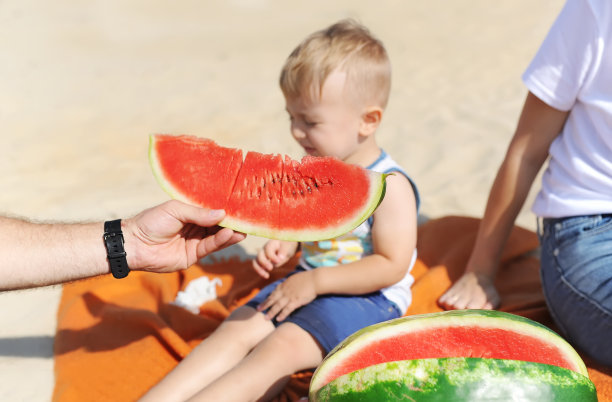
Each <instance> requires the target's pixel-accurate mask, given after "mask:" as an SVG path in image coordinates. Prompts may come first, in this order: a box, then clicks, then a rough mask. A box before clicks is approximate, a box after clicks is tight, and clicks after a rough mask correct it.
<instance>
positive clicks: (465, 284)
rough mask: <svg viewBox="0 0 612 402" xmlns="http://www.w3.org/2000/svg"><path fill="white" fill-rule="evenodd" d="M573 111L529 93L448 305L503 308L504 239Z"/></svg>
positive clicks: (442, 300) (444, 297)
mask: <svg viewBox="0 0 612 402" xmlns="http://www.w3.org/2000/svg"><path fill="white" fill-rule="evenodd" d="M567 115H568V112H563V111H560V110H556V109H554V108H552V107H550V106H548V105H547V104H546V103H544V102H542V101H541V100H540V99H538V98H537V97H536V96H535V95H533V94H531V93H529V94H528V96H527V99H526V100H525V105H524V107H523V112H522V113H521V117H520V118H519V122H518V125H517V128H516V132H515V134H514V138H513V139H512V142H511V143H510V146H509V147H508V151H507V153H506V157H505V159H504V161H503V163H502V164H501V166H500V168H499V171H498V173H497V177H496V178H495V182H494V183H493V186H492V188H491V192H490V194H489V201H488V202H487V207H486V210H485V214H484V217H483V219H482V222H481V223H480V227H479V229H478V235H477V237H476V243H475V245H474V248H473V250H472V254H471V256H470V259H469V260H468V263H467V266H466V269H465V273H464V274H463V276H462V277H461V278H460V279H459V280H458V281H457V282H456V283H455V284H454V285H453V286H452V287H451V288H450V289H449V290H448V291H447V292H446V293H445V294H443V295H442V296H441V297H440V300H439V302H440V305H442V307H444V308H446V309H464V308H489V309H491V308H497V307H498V306H499V304H500V299H499V295H498V293H497V290H496V289H495V286H494V285H493V282H494V280H495V275H496V272H497V267H498V265H499V259H500V255H501V253H502V250H503V247H504V244H505V243H506V240H507V239H508V236H509V235H510V231H511V230H512V226H513V224H514V221H515V219H516V217H517V215H518V213H519V212H520V210H521V207H522V206H523V204H524V202H525V199H526V198H527V194H528V193H529V189H530V188H531V184H532V183H533V180H534V179H535V177H536V175H537V173H538V171H539V170H540V168H541V166H542V164H543V163H544V161H545V160H546V158H547V157H548V149H549V148H550V145H551V143H552V142H553V140H554V139H555V138H556V137H557V135H559V133H560V132H561V129H562V128H563V125H564V124H565V120H566V118H567Z"/></svg>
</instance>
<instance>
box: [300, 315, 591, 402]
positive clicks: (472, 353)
mask: <svg viewBox="0 0 612 402" xmlns="http://www.w3.org/2000/svg"><path fill="white" fill-rule="evenodd" d="M529 378H532V379H534V380H535V381H531V380H529V381H528V379H529ZM504 381H507V383H508V384H513V386H514V387H519V389H520V390H519V391H517V392H526V390H529V389H532V391H529V392H531V395H540V393H541V392H553V393H554V394H560V395H570V394H572V395H573V393H576V392H577V393H579V394H581V395H582V394H584V395H583V396H585V399H584V400H593V397H592V395H595V393H594V392H595V391H594V390H595V388H594V386H593V384H592V383H591V382H590V380H589V379H588V373H587V370H586V366H585V365H584V362H583V361H582V359H581V358H580V356H579V355H578V353H577V352H576V351H575V350H574V349H573V348H572V347H571V345H569V343H567V342H566V341H565V340H564V339H563V338H562V337H560V336H559V335H557V334H556V333H555V332H553V331H551V330H550V329H549V328H547V327H545V326H543V325H541V324H539V323H537V322H535V321H532V320H529V319H527V318H524V317H520V316H516V315H513V314H509V313H504V312H500V311H490V310H456V311H446V312H442V313H432V314H424V315H416V316H409V317H402V318H398V319H395V320H391V321H387V322H383V323H380V324H376V325H372V326H370V327H366V328H364V329H362V330H360V331H357V332H356V333H354V334H353V335H351V336H349V337H348V338H347V339H345V340H344V341H343V342H342V343H340V344H339V345H338V346H337V347H336V348H334V350H332V351H331V352H330V353H329V354H328V355H327V356H326V358H325V359H324V360H323V362H322V363H321V365H320V366H319V367H318V368H317V370H316V371H315V373H314V375H313V378H312V381H311V384H310V398H311V400H313V401H325V400H330V399H331V400H344V399H342V398H343V397H344V396H346V397H348V396H350V395H352V396H351V398H352V397H356V396H357V395H359V398H361V399H359V400H372V401H375V400H382V399H376V397H375V396H376V395H378V397H379V396H380V392H389V393H390V395H391V394H393V395H396V392H399V394H397V395H408V396H410V397H411V398H414V399H415V400H487V399H475V395H477V394H478V393H479V392H481V393H482V392H485V391H486V390H487V389H488V388H489V387H492V386H493V385H494V384H499V383H503V382H504ZM530 381H531V382H530ZM532 382H533V384H532ZM393 384H395V385H393ZM547 389H548V391H546V390H547ZM468 391H469V392H468ZM461 392H468V394H469V395H470V397H469V398H468V397H466V398H465V399H461V398H458V397H457V395H458V394H460V393H461ZM342 395H344V396H342ZM444 395H446V396H447V397H448V396H449V395H455V396H454V397H453V398H450V399H449V398H445V397H444ZM483 395H485V396H487V395H488V396H489V397H490V396H491V395H490V393H489V391H486V392H485V393H484V394H483ZM332 396H333V398H332ZM425 396H427V398H430V397H431V398H434V399H425ZM341 397H342V398H341ZM438 397H439V399H435V398H438ZM421 398H423V399H421ZM589 398H590V399H589ZM389 399H390V400H394V398H391V397H389V398H387V400H389ZM346 400H350V399H346ZM503 400H513V399H512V398H504V399H503ZM521 400H523V399H521ZM525 400H546V399H538V398H537V397H535V396H534V398H531V399H525ZM566 400H578V399H566ZM580 400H583V399H580ZM595 400H596V399H595Z"/></svg>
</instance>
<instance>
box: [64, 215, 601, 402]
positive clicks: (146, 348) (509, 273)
mask: <svg viewBox="0 0 612 402" xmlns="http://www.w3.org/2000/svg"><path fill="white" fill-rule="evenodd" d="M478 224H479V220H477V219H474V218H466V217H444V218H440V219H435V220H431V221H429V222H427V223H425V224H423V225H421V226H420V227H419V233H418V235H419V240H418V250H419V259H418V261H417V264H416V265H415V267H414V269H413V274H414V277H415V284H414V286H413V304H412V306H411V307H410V309H409V310H408V312H407V314H421V313H429V312H435V311H441V309H440V307H439V306H438V305H437V304H436V300H437V299H438V297H439V296H440V295H441V294H442V293H443V292H444V291H445V290H446V289H447V288H448V287H449V286H450V284H451V283H452V281H454V280H456V279H457V278H458V277H459V276H460V274H461V272H462V270H463V267H464V266H465V263H466V261H467V259H468V256H469V253H470V251H471V247H472V245H473V243H474V239H475V236H476V231H477V228H478ZM537 246H538V244H537V238H536V235H535V234H534V233H533V232H530V231H527V230H524V229H521V228H518V227H516V228H514V230H513V232H512V234H511V236H510V240H509V242H508V244H507V246H506V249H505V251H504V254H503V265H502V267H501V269H500V273H499V275H498V278H497V286H498V289H499V290H500V294H501V297H502V306H501V310H504V311H508V312H512V313H515V314H519V315H522V316H525V317H529V318H531V319H534V320H536V321H539V322H541V323H543V324H545V325H548V326H550V327H552V328H553V329H554V326H553V324H552V321H551V318H550V315H549V314H548V311H547V309H546V305H545V303H544V297H543V295H542V291H541V288H540V281H539V273H538V270H539V263H538V260H537V258H536V257H534V256H533V255H532V254H534V253H533V252H534V251H535V249H536V248H537ZM294 264H295V261H291V262H290V263H288V264H286V265H285V267H283V268H281V269H279V270H277V271H275V272H274V277H273V278H271V280H274V279H276V278H278V277H282V276H284V275H285V274H286V273H287V272H288V271H290V270H292V269H293V267H294ZM204 275H205V276H207V277H209V278H210V279H214V278H219V279H220V280H221V285H220V286H219V287H218V288H217V296H218V297H217V299H215V300H212V301H209V302H207V303H205V304H204V305H203V306H202V307H201V308H200V312H199V314H198V315H196V314H192V313H190V312H188V311H187V310H185V309H183V308H181V307H178V306H176V305H173V304H170V302H172V301H173V300H174V299H175V297H176V295H177V293H178V292H179V291H180V290H183V289H184V288H185V286H187V284H188V283H189V282H190V281H191V280H193V279H196V278H199V277H201V276H204ZM267 282H268V281H264V280H262V279H260V278H259V277H258V276H257V275H256V274H255V273H254V271H253V270H252V269H251V262H250V261H239V260H238V259H229V260H224V261H216V262H214V263H212V264H207V265H194V266H193V267H191V268H189V269H188V270H186V271H183V272H177V273H172V274H150V273H142V272H132V273H131V274H130V276H129V277H127V278H125V279H122V280H120V281H117V280H115V279H113V278H112V277H109V276H105V277H100V278H95V279H90V280H86V281H80V282H76V283H72V284H67V285H65V286H64V289H63V292H62V297H61V301H60V305H59V309H58V315H57V318H58V319H57V322H58V327H57V334H56V337H55V389H54V393H53V400H54V401H58V402H76V401H79V402H80V401H83V400H95V401H113V402H120V401H134V400H137V399H138V398H139V397H140V396H141V395H142V394H143V393H144V392H146V390H148V389H149V388H150V387H151V386H153V385H154V384H155V383H156V382H158V381H159V380H160V379H161V378H162V377H163V376H164V375H165V374H166V373H167V372H168V371H170V370H171V369H172V368H173V367H174V366H175V365H176V364H177V363H178V362H179V361H180V360H181V359H182V358H184V357H185V356H186V355H187V354H188V353H189V352H190V351H191V350H192V349H193V348H194V347H195V346H196V345H197V344H198V343H199V342H200V341H201V340H202V339H204V338H206V336H208V334H210V333H211V332H212V331H214V329H215V328H216V327H217V326H218V325H219V323H221V321H222V320H223V319H224V318H225V317H227V315H228V314H229V313H230V312H231V311H232V310H233V309H235V308H236V307H238V306H240V305H242V304H243V303H245V302H246V301H247V300H248V299H249V298H250V297H252V296H253V295H254V294H255V293H256V292H257V291H258V290H259V289H260V288H261V287H262V286H264V285H265V284H266V283H267ZM587 366H588V368H589V375H590V377H591V380H592V381H593V382H594V383H595V386H596V387H597V392H598V397H599V400H600V401H612V369H610V368H605V367H601V366H598V365H596V364H595V363H593V362H591V361H587ZM311 374H312V372H302V373H298V374H295V375H294V376H293V377H292V379H291V381H290V382H289V384H288V385H287V386H286V387H285V389H284V391H283V393H282V394H281V395H280V396H279V397H278V398H277V399H276V400H277V401H291V400H296V399H298V398H299V397H301V396H305V395H307V391H308V384H309V381H310V376H311Z"/></svg>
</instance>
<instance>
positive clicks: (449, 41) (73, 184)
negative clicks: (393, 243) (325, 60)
mask: <svg viewBox="0 0 612 402" xmlns="http://www.w3.org/2000/svg"><path fill="white" fill-rule="evenodd" d="M561 6H562V1H561V0H539V1H532V0H498V1H490V0H461V1H459V0H457V1H447V0H429V1H416V0H404V1H400V0H383V1H378V2H374V3H373V2H371V1H362V0H342V1H333V2H330V1H323V0H312V1H309V2H297V1H286V2H280V1H270V0H229V1H211V0H209V1H196V0H186V1H181V2H156V1H150V0H149V1H144V0H122V1H119V0H91V1H87V2H83V1H76V0H55V1H53V2H45V1H40V0H39V1H35V0H0V171H2V174H0V188H3V189H4V190H3V191H2V192H0V213H5V214H11V215H21V216H27V217H30V218H32V219H37V220H46V221H47V220H67V221H78V220H94V219H95V220H103V219H109V218H117V217H124V216H127V215H130V214H133V213H135V212H138V211H139V210H141V209H143V208H145V207H148V206H151V205H154V204H156V203H159V202H161V201H164V200H166V199H167V198H168V197H167V195H166V194H165V193H163V191H162V190H161V189H160V188H159V187H158V185H157V184H156V182H155V180H154V178H153V175H152V174H151V171H150V168H149V165H148V162H147V145H148V144H147V142H148V135H149V134H151V133H157V132H168V133H190V134H195V135H200V136H205V137H210V138H213V139H215V140H217V141H218V142H219V143H220V144H222V145H226V146H235V147H241V148H243V149H247V150H256V151H260V152H278V153H287V154H289V155H291V156H293V157H299V156H301V155H300V150H299V148H298V147H297V146H296V145H295V144H294V143H293V142H292V141H293V140H292V139H291V137H290V135H289V133H288V119H287V116H286V113H285V111H284V101H283V98H282V96H281V93H280V90H279V89H278V86H277V77H278V72H279V69H280V66H281V64H282V63H283V61H284V59H285V57H286V56H287V55H288V53H289V52H290V51H291V50H292V49H293V47H294V46H295V45H296V44H297V43H298V42H299V41H300V40H301V39H302V38H303V37H304V36H305V35H307V34H309V33H310V32H312V31H314V30H316V29H319V28H323V27H325V26H327V25H329V24H331V23H333V22H335V21H336V20H338V19H341V18H344V17H353V18H356V19H358V20H360V21H361V22H363V23H365V24H366V25H367V26H369V27H370V28H371V30H372V31H373V32H374V33H375V34H377V36H378V37H379V38H381V39H382V40H383V42H384V43H385V44H386V46H387V49H388V52H389V54H390V57H391V60H392V64H393V68H394V78H393V90H392V93H391V99H390V103H389V107H388V110H387V112H386V114H385V116H384V119H383V125H382V127H381V129H380V131H379V133H378V134H377V135H378V139H379V143H380V144H381V145H382V146H383V147H384V148H386V149H387V150H388V151H390V153H392V155H393V156H394V157H395V159H396V160H398V162H400V163H401V164H402V165H403V166H404V167H405V168H406V169H407V170H408V171H409V172H410V174H411V175H412V177H413V178H414V179H415V181H416V182H417V184H418V185H419V188H420V191H421V194H422V199H423V204H422V213H423V216H424V217H429V218H432V217H439V216H443V215H450V214H460V215H470V216H481V214H482V211H483V209H484V204H485V201H486V197H487V193H488V189H489V186H490V185H491V182H492V180H493V177H494V175H495V172H496V169H497V166H498V164H499V162H500V161H501V159H502V157H503V154H504V151H505V147H506V145H507V143H508V141H509V139H510V137H511V135H512V132H513V130H514V126H515V123H516V119H517V116H518V113H519V112H520V108H521V105H522V101H523V98H524V96H525V93H526V92H525V89H524V87H523V85H522V83H521V81H520V75H521V74H522V72H523V70H524V68H525V67H526V65H527V63H528V61H529V60H530V58H531V57H532V55H533V54H534V52H535V51H536V50H537V48H538V46H539V43H540V41H541V40H542V38H543V37H544V35H545V33H546V32H547V30H548V28H549V27H550V24H551V23H552V21H553V19H554V18H555V16H556V15H557V13H558V12H559V10H560V8H561ZM532 196H533V195H532ZM532 196H531V197H532ZM531 197H530V198H531ZM519 223H520V224H521V225H523V226H526V227H528V228H531V229H533V228H534V218H533V215H532V214H531V213H530V212H529V209H528V208H525V210H524V211H523V212H522V213H521V215H520V217H519ZM0 230H1V228H0ZM259 244H261V242H260V239H255V238H251V239H249V241H247V242H245V243H244V244H243V245H242V248H237V249H235V250H234V251H233V252H246V253H252V252H253V250H254V249H255V248H256V247H257V246H258V245H259ZM24 258H27V255H24ZM44 268H45V267H41V269H44ZM60 293H61V287H50V288H45V289H36V290H29V291H20V292H8V293H3V294H0V306H1V307H0V400H3V401H44V400H49V399H50V395H51V392H52V389H53V381H54V379H53V350H52V347H53V336H54V333H55V322H56V321H55V314H56V309H57V302H58V299H59V296H60ZM92 399H95V396H92Z"/></svg>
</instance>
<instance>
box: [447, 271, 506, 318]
mask: <svg viewBox="0 0 612 402" xmlns="http://www.w3.org/2000/svg"><path fill="white" fill-rule="evenodd" d="M438 303H439V304H440V306H442V307H443V308H444V309H446V310H461V309H466V308H468V309H488V310H491V309H494V308H498V307H499V305H500V298H499V294H498V293H497V290H496V289H495V286H494V285H493V280H492V279H491V278H490V277H489V276H487V275H484V274H479V273H475V272H466V273H464V274H463V276H461V278H459V280H458V281H457V282H456V283H455V284H454V285H453V286H452V287H451V288H450V289H449V290H447V291H446V293H444V294H443V295H442V296H441V297H440V299H439V300H438Z"/></svg>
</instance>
